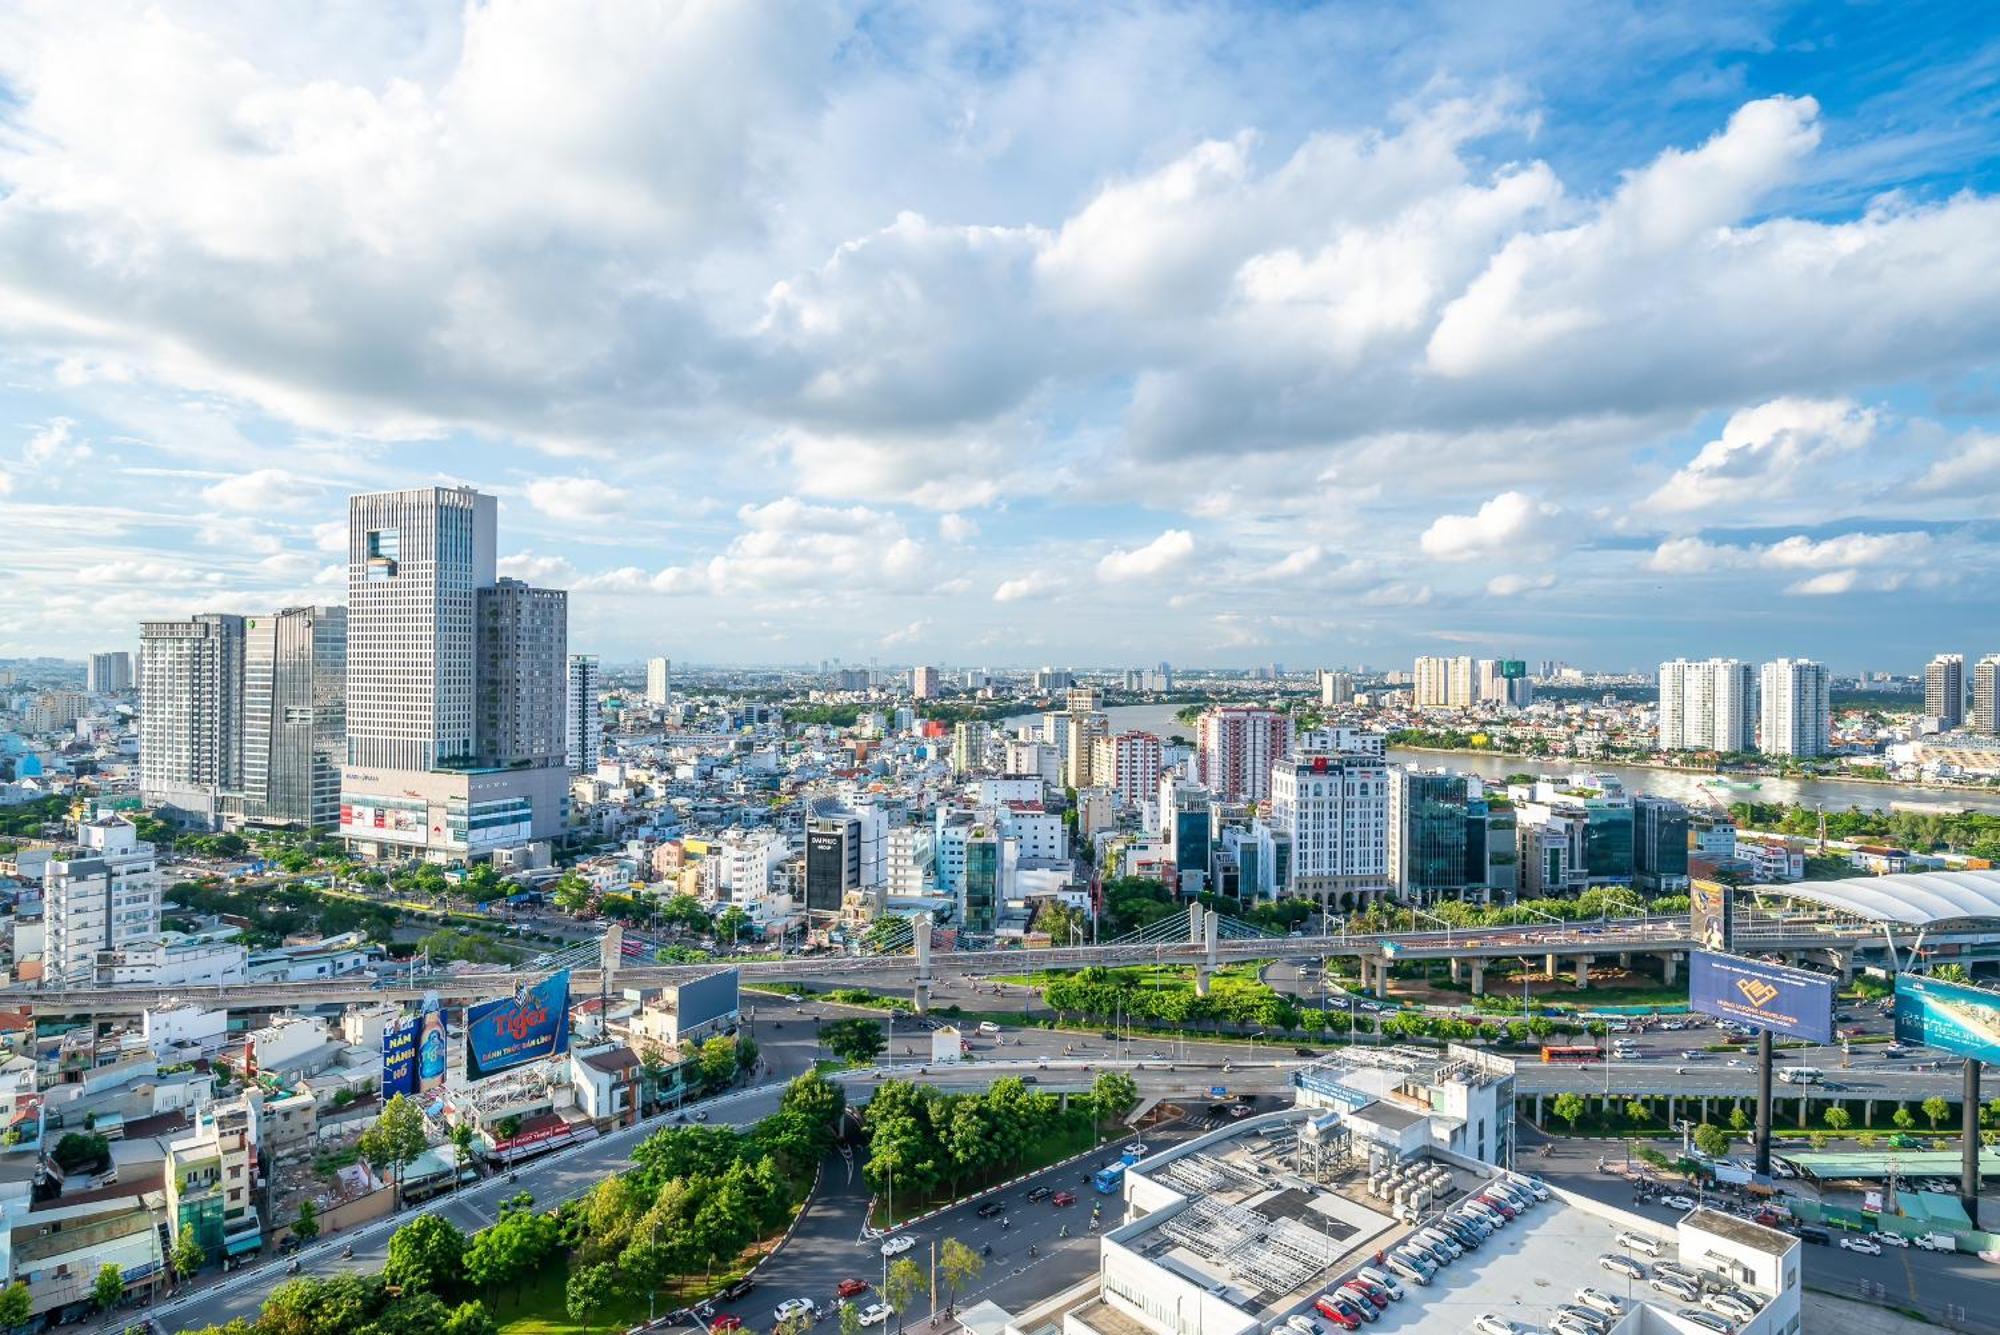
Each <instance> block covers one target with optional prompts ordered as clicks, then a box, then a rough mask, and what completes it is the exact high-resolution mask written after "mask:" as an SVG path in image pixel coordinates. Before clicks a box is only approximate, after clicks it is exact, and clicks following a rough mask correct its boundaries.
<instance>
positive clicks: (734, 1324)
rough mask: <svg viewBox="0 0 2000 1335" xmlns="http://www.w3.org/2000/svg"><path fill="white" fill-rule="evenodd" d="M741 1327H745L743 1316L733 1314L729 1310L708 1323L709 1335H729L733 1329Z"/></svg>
mask: <svg viewBox="0 0 2000 1335" xmlns="http://www.w3.org/2000/svg"><path fill="white" fill-rule="evenodd" d="M741 1329H743V1318H742V1317H740V1316H731V1315H729V1313H727V1312H724V1313H723V1314H722V1315H721V1316H719V1317H717V1318H715V1320H713V1321H711V1322H709V1323H708V1335H728V1332H730V1331H732V1330H741Z"/></svg>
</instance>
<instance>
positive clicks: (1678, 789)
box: [1000, 705, 2000, 812]
mask: <svg viewBox="0 0 2000 1335" xmlns="http://www.w3.org/2000/svg"><path fill="white" fill-rule="evenodd" d="M1180 708H1181V706H1179V705H1114V706H1112V707H1111V708H1109V709H1106V710H1105V711H1104V713H1105V716H1106V717H1107V718H1108V719H1109V720H1110V723H1111V730H1112V731H1113V732H1130V731H1138V732H1153V733H1158V734H1159V735H1160V736H1162V737H1170V736H1173V735H1174V734H1176V733H1178V734H1180V735H1181V736H1183V737H1192V736H1193V735H1194V729H1193V728H1191V727H1190V726H1188V725H1187V724H1185V723H1182V722H1180V721H1179V720H1178V719H1176V718H1175V717H1174V713H1175V711H1176V710H1178V709H1180ZM1040 719H1041V715H1040V714H1017V715H1014V716H1011V717H1009V718H1004V719H1002V720H1000V726H1002V727H1005V728H1014V727H1018V726H1021V725H1024V724H1028V723H1035V722H1039V721H1040ZM1389 759H1391V760H1393V761H1395V762H1396V763H1397V764H1399V765H1411V766H1418V767H1422V768H1427V769H1435V768H1439V767H1442V768H1445V769H1450V770H1457V771H1458V772H1460V773H1462V774H1477V775H1479V776H1480V777H1482V778H1487V779H1501V778H1505V777H1506V776H1507V775H1509V774H1519V773H1522V772H1527V773H1535V774H1552V775H1567V774H1574V773H1576V772H1578V771H1584V770H1587V771H1589V772H1590V773H1592V774H1612V775H1616V776H1617V777H1618V778H1619V779H1620V780H1622V781H1623V782H1624V784H1625V786H1626V788H1627V789H1628V790H1630V791H1632V792H1635V793H1654V794H1657V795H1659V796H1661V797H1671V798H1676V799H1678V800H1680V801H1683V802H1689V803H1693V804H1695V805H1706V804H1707V802H1708V790H1707V789H1704V788H1702V787H1701V786H1700V782H1701V779H1702V777H1703V776H1702V775H1700V774H1698V773H1695V772H1693V771H1690V770H1671V769H1652V768H1649V767H1647V766H1644V765H1612V764H1603V763H1592V762H1590V761H1584V760H1576V761H1571V760H1563V759H1556V760H1539V761H1538V760H1531V759H1529V758H1528V757H1526V756H1502V755H1493V754H1490V753H1487V752H1477V751H1406V750H1402V749H1400V748H1396V749H1392V750H1391V751H1390V752H1389ZM1757 782H1758V787H1757V788H1755V789H1754V790H1738V789H1731V790H1729V791H1728V792H1727V793H1724V794H1722V797H1723V800H1724V801H1727V802H1742V801H1752V802H1798V803H1800V804H1802V805H1804V806H1807V807H1810V806H1813V805H1814V804H1815V803H1825V804H1826V809H1827V810H1829V811H1845V810H1846V809H1847V808H1848V807H1859V808H1861V809H1862V810H1864V811H1886V810H1888V809H1889V804H1890V803H1891V802H1921V803H1925V804H1929V805H1936V806H1945V807H1951V808H1960V807H1966V808H1971V809H1972V810H1975V811H1993V812H2000V793H1981V792H1969V791H1960V790H1958V789H1950V788H1926V787H1923V786H1921V785H1917V784H1899V783H1856V782H1854V781H1852V780H1841V779H1768V778H1767V779H1763V780H1760V781H1757Z"/></svg>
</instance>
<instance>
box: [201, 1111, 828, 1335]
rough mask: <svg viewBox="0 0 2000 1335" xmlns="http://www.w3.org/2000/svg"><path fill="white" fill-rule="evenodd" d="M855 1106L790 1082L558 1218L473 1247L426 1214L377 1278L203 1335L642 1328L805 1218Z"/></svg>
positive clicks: (650, 1144) (650, 1147)
mask: <svg viewBox="0 0 2000 1335" xmlns="http://www.w3.org/2000/svg"><path fill="white" fill-rule="evenodd" d="M845 1107H846V1096H845V1095H844V1094H843V1093H842V1091H841V1089H840V1087H839V1086H837V1085H834V1084H831V1083H829V1082H827V1081H825V1080H823V1079H821V1078H820V1077H818V1076H817V1075H803V1076H800V1077H799V1078H798V1079H796V1080H794V1081H792V1083H791V1085H790V1086H789V1087H788V1088H787V1089H786V1091H785V1094H784V1097H783V1099H782V1101H781V1102H780V1106H779V1110H778V1111H777V1112H775V1113H773V1114H772V1115H771V1116H769V1117H767V1118H765V1119H764V1120H763V1121H761V1122H759V1123H757V1124H756V1125H755V1126H754V1127H751V1128H750V1129H749V1130H747V1131H743V1130H738V1129H736V1128H734V1127H728V1126H675V1127H669V1128H666V1129H664V1130H661V1131H657V1132H655V1133H653V1135H651V1136H649V1137H648V1138H647V1139H645V1140H644V1141H642V1142H640V1144H639V1145H638V1146H637V1147H636V1148H634V1150H633V1151H632V1167H631V1169H630V1170H629V1171H627V1172H624V1173H620V1174H617V1175H616V1176H613V1177H608V1178H605V1179H604V1180H603V1181H601V1182H599V1183H598V1184H597V1185H596V1186H595V1187H593V1188H591V1190H590V1191H589V1192H587V1193H586V1194H585V1195H584V1196H583V1197H582V1198H581V1199H579V1200H576V1201H572V1202H569V1203H567V1204H564V1205H562V1206H560V1207H558V1208H556V1209H555V1210H553V1211H542V1210H537V1209H536V1208H535V1203H534V1199H533V1198H532V1197H531V1196H529V1195H527V1194H526V1193H521V1194H518V1195H516V1196H513V1197H511V1198H509V1199H508V1200H506V1201H505V1202H503V1203H502V1205H501V1207H500V1212H499V1216H498V1218H497V1220H496V1221H495V1223H494V1224H493V1226H492V1227H491V1228H487V1229H484V1230H482V1231H481V1232H478V1233H475V1234H472V1235H470V1236H468V1235H466V1234H465V1233H464V1232H462V1231H461V1230H460V1229H459V1228H458V1227H457V1226H456V1225H454V1224H452V1223H451V1222H450V1221H448V1220H446V1219H443V1218H441V1217H439V1216H437V1215H420V1216H418V1217H417V1218H415V1219H413V1220H411V1221H410V1222H409V1223H407V1224H405V1225H403V1227H401V1228H399V1229H398V1230H396V1232H395V1234H394V1235H393V1236H392V1237H391V1238H390V1240H389V1255H388V1260H387V1263H386V1264H385V1267H384V1269H383V1272H382V1273H381V1274H380V1275H339V1276H336V1277H334V1278H331V1279H318V1278H300V1279H294V1280H291V1281H289V1282H287V1283H285V1284H283V1285H281V1286H280V1287H279V1288H278V1289H277V1290H275V1291H274V1292H273V1293H272V1295H271V1296H270V1298H269V1299H268V1300H266V1302H265V1304H264V1308H263V1310H262V1311H261V1312H260V1313H259V1314H258V1316H257V1319H256V1320H255V1321H254V1322H246V1321H242V1320H240V1319H239V1320H237V1321H232V1322H230V1323H229V1324H228V1325H226V1326H211V1327H209V1328H208V1329H207V1331H205V1332H202V1333H201V1335H440V1333H441V1335H495V1332H496V1331H497V1330H498V1329H499V1327H500V1324H501V1323H502V1322H503V1321H504V1322H508V1323H510V1324H513V1323H520V1324H521V1325H522V1326H523V1328H532V1329H537V1330H549V1329H552V1328H555V1327H554V1325H553V1323H554V1321H555V1320H557V1319H559V1318H561V1317H565V1316H566V1317H568V1318H569V1320H570V1321H573V1322H576V1323H578V1324H579V1325H581V1326H582V1327H583V1329H585V1330H587V1331H593V1330H609V1329H623V1328H624V1327H626V1326H629V1325H631V1324H633V1321H634V1320H635V1319H639V1320H643V1319H644V1316H645V1313H646V1311H647V1306H648V1302H649V1300H664V1302H663V1303H662V1306H663V1307H667V1308H671V1307H675V1306H680V1305H682V1304H684V1303H687V1302H690V1301H693V1300H694V1299H695V1298H697V1297H699V1296H701V1295H703V1294H705V1293H710V1292H713V1291H714V1289H716V1288H718V1287H720V1286H721V1284H722V1283H724V1282H726V1280H727V1278H728V1277H730V1276H732V1275H733V1274H735V1273H737V1272H739V1271H740V1269H741V1268H742V1267H741V1258H742V1257H743V1256H744V1254H745V1253H746V1251H749V1250H751V1249H754V1248H756V1247H758V1246H759V1245H761V1244H764V1243H766V1242H768V1240H769V1239H770V1238H772V1237H773V1236H774V1235H776V1234H778V1233H779V1232H781V1231H782V1230H783V1229H784V1228H785V1226H786V1225H787V1224H788V1223H789V1222H790V1221H791V1219H792V1217H793V1216H794V1215H795V1214H796V1213H797V1211H798V1209H799V1206H800V1205H801V1204H802V1203H803V1202H804V1200H805V1197H806V1194H807V1193H808V1192H809V1191H810V1190H811V1187H812V1183H813V1179H814V1175H815V1173H816V1172H817V1170H818V1167H819V1163H820V1160H821V1159H822V1158H823V1157H825V1155H826V1153H827V1151H828V1150H829V1149H830V1148H831V1147H832V1145H833V1142H834V1139H835V1137H836V1135H837V1132H838V1129H839V1126H840V1122H841V1117H842V1113H843V1111H844V1109H845Z"/></svg>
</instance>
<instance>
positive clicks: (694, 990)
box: [673, 969, 738, 1034]
mask: <svg viewBox="0 0 2000 1335" xmlns="http://www.w3.org/2000/svg"><path fill="white" fill-rule="evenodd" d="M736 983H737V971H736V970H734V969H724V970H723V971H722V972H720V973H712V974H710V975H708V977H706V978H697V979H695V980H694V981H693V982H691V983H682V984H681V985H680V986H678V987H676V988H674V989H673V992H674V1028H675V1030H676V1031H677V1032H679V1033H683V1034H685V1033H687V1032H688V1031H689V1030H691V1029H695V1028H697V1027H699V1026H701V1025H705V1024H708V1023H710V1022H712V1021H715V1020H719V1019H722V1018H723V1017H724V1016H730V1015H734V1014H736V1011H737V1006H738V1001H737V995H736Z"/></svg>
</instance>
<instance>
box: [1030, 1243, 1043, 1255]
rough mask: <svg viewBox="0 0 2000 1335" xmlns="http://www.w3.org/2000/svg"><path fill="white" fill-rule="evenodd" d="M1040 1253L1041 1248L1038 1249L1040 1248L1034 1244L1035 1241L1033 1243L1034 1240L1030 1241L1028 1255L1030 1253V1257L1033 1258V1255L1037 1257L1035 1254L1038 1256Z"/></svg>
mask: <svg viewBox="0 0 2000 1335" xmlns="http://www.w3.org/2000/svg"><path fill="white" fill-rule="evenodd" d="M1039 1254H1040V1251H1039V1249H1038V1248H1037V1247H1036V1246H1035V1244H1034V1243H1032V1242H1031V1243H1029V1244H1028V1255H1029V1257H1030V1258H1033V1257H1035V1256H1037V1255H1039Z"/></svg>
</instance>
